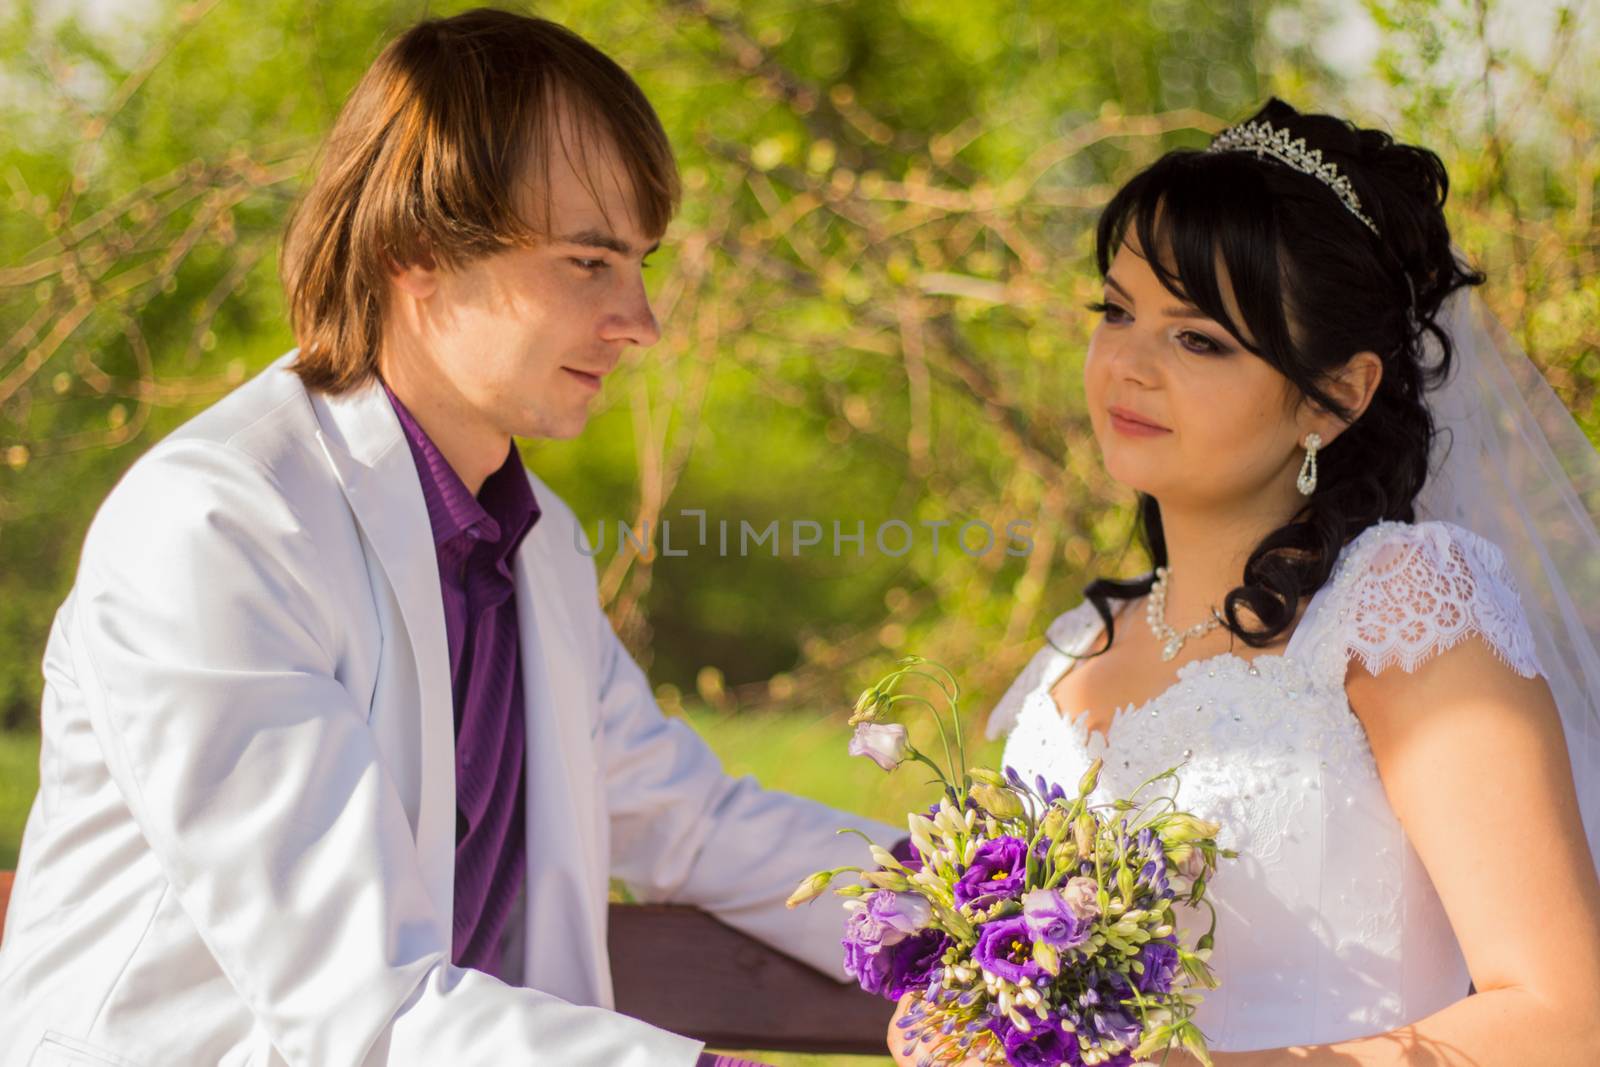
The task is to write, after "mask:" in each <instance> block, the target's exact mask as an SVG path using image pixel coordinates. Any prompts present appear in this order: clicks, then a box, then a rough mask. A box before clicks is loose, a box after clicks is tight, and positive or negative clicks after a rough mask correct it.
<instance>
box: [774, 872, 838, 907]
mask: <svg viewBox="0 0 1600 1067" xmlns="http://www.w3.org/2000/svg"><path fill="white" fill-rule="evenodd" d="M832 881H833V872H832V871H818V872H817V873H816V874H813V875H811V876H810V877H809V878H807V879H806V880H805V881H803V882H801V883H800V884H799V885H798V886H797V887H795V891H794V892H793V893H790V894H789V899H788V900H786V901H784V907H787V908H798V907H799V906H800V905H802V904H809V903H810V902H811V901H813V900H816V899H817V898H818V897H820V896H821V895H822V893H823V891H824V890H826V889H827V888H828V883H830V882H832Z"/></svg>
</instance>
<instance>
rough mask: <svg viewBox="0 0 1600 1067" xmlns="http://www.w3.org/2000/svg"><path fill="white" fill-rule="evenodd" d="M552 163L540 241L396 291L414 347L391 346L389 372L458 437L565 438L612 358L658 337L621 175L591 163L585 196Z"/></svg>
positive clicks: (642, 242)
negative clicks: (545, 234) (421, 395)
mask: <svg viewBox="0 0 1600 1067" xmlns="http://www.w3.org/2000/svg"><path fill="white" fill-rule="evenodd" d="M552 155H553V157H554V158H552V159H551V160H550V165H549V171H550V174H549V186H548V195H549V231H550V234H551V236H550V238H549V239H548V240H543V241H540V242H539V243H538V244H536V245H535V246H534V247H531V248H514V249H510V250H507V251H503V252H498V253H495V254H493V255H490V256H486V257H483V258H480V259H476V260H474V261H472V262H470V263H466V264H463V265H461V266H460V267H457V268H453V269H438V270H432V271H426V272H424V273H425V274H426V275H427V278H426V279H425V281H426V282H427V284H425V285H423V286H422V287H421V288H420V289H408V288H407V281H406V278H405V277H402V278H401V279H399V280H398V283H397V284H398V287H399V288H400V289H401V290H402V291H404V292H406V293H409V294H410V295H411V296H412V297H413V300H412V301H410V302H409V305H408V309H407V310H404V311H402V312H401V314H402V315H403V316H404V317H405V318H407V319H408V320H409V321H408V322H407V327H408V328H407V331H406V332H408V333H412V334H414V337H413V342H414V343H412V344H404V343H402V344H401V345H399V346H396V347H397V349H398V352H399V353H400V354H398V355H397V356H396V357H395V358H397V359H400V360H403V361H404V362H405V363H407V364H408V365H407V366H402V367H396V368H393V371H394V373H397V374H400V375H402V376H404V377H405V378H407V379H408V380H409V382H410V384H411V385H412V387H413V390H414V391H428V392H433V394H434V395H432V396H431V397H429V398H428V399H427V401H425V403H427V404H428V405H429V406H431V407H433V408H434V417H435V418H436V419H443V420H449V421H452V422H455V423H456V426H455V427H454V428H453V429H454V430H456V431H465V434H464V436H468V437H474V438H482V437H486V436H491V435H492V436H493V437H497V438H500V439H503V438H504V437H506V436H512V437H551V438H565V437H573V436H575V435H576V434H577V433H579V431H581V430H582V429H583V427H584V424H585V423H586V422H587V421H588V418H589V407H590V404H591V403H592V402H593V401H594V398H595V397H596V395H598V394H599V392H600V387H601V382H602V380H603V379H604V378H605V376H606V375H608V374H609V373H611V371H612V370H614V369H615V368H616V366H617V363H618V361H619V360H620V359H621V358H622V352H623V349H624V348H626V347H627V346H628V345H649V344H654V343H655V341H656V340H657V338H658V337H659V336H660V331H659V328H658V326H657V324H656V320H655V315H654V314H653V313H652V311H651V309H650V301H649V298H648V296H647V295H646V293H645V287H644V277H643V265H644V259H645V257H646V256H647V255H648V254H649V253H650V252H652V251H654V250H655V247H656V244H657V242H656V240H655V237H654V236H653V235H647V234H644V233H641V232H640V231H639V228H638V222H637V221H636V219H635V213H634V209H633V199H632V195H631V191H630V185H629V181H628V176H627V171H626V169H625V168H624V167H623V166H622V164H621V162H620V161H619V160H617V159H616V158H615V155H614V153H611V152H606V153H604V154H600V153H594V155H595V157H596V159H595V161H596V163H597V164H598V165H596V166H594V167H593V168H592V179H591V184H593V185H594V186H595V188H594V189H591V188H589V186H588V185H586V184H585V182H584V180H583V178H582V177H580V175H579V174H578V172H577V171H576V170H574V168H573V166H572V164H571V163H570V162H569V161H568V159H567V158H566V154H565V153H563V152H561V151H559V149H558V150H556V151H554V152H553V153H552ZM597 195H598V198H599V199H597V198H596V197H597ZM535 217H536V216H535ZM416 273H417V272H416V271H415V270H412V271H407V272H405V274H406V275H415V274H416ZM412 281H415V278H412ZM401 299H402V302H405V298H404V297H402V298H401ZM388 373H389V372H388V369H387V368H386V376H388ZM391 381H392V379H391ZM461 420H465V421H464V422H463V421H461Z"/></svg>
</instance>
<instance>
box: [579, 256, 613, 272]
mask: <svg viewBox="0 0 1600 1067" xmlns="http://www.w3.org/2000/svg"><path fill="white" fill-rule="evenodd" d="M572 262H573V263H575V264H577V265H578V266H580V267H582V268H583V269H584V270H587V271H597V270H600V269H602V268H603V267H604V266H605V265H606V261H605V260H603V259H576V258H574V259H573V260H572Z"/></svg>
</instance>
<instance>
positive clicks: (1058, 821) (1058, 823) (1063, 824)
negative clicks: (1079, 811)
mask: <svg viewBox="0 0 1600 1067" xmlns="http://www.w3.org/2000/svg"><path fill="white" fill-rule="evenodd" d="M1066 828H1067V813H1066V810H1065V809H1064V808H1059V807H1056V806H1055V805H1051V807H1050V810H1049V811H1047V812H1045V813H1044V819H1043V820H1042V821H1041V822H1040V823H1039V832H1040V833H1042V834H1044V836H1045V837H1047V838H1049V839H1050V840H1051V841H1057V840H1059V839H1060V838H1061V831H1063V830H1065V829H1066Z"/></svg>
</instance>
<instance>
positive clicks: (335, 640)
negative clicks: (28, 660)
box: [0, 11, 899, 1067]
mask: <svg viewBox="0 0 1600 1067" xmlns="http://www.w3.org/2000/svg"><path fill="white" fill-rule="evenodd" d="M677 193H678V182H677V175H676V172H675V169H674V164H673V159H672V154H671V151H670V148H669V147H668V144H667V141H666V138H665V136H664V134H663V132H662V129H661V126H660V124H659V121H658V120H657V118H656V116H655V114H654V112H653V111H652V109H651V107H650V105H649V103H648V102H647V101H646V100H645V98H644V97H643V95H642V94H641V93H640V91H639V89H638V87H637V86H636V85H635V84H634V83H633V81H632V80H631V79H630V78H629V77H628V76H627V75H626V74H625V73H624V72H623V71H622V70H621V69H620V68H619V67H617V66H616V64H615V63H613V62H612V61H611V60H610V59H608V58H606V57H605V56H604V55H602V54H601V53H600V52H598V51H596V50H595V49H594V48H593V47H592V46H590V45H589V44H587V43H586V42H584V41H583V40H581V39H580V38H578V37H577V36H575V35H574V34H572V33H570V32H568V31H566V30H564V29H562V28H560V27H558V26H555V25H553V24H551V23H548V22H544V21H540V20H536V19H530V18H525V17H522V16H518V15H512V14H507V13H503V12H495V11H473V12H469V13H467V14H464V15H459V16H456V17H454V18H448V19H442V20H435V21H428V22H424V23H422V24H420V25H418V26H416V27H414V28H412V29H411V30H409V31H408V32H406V33H405V34H404V35H403V36H401V37H400V38H399V39H398V40H396V41H395V42H394V43H393V44H391V45H390V46H389V47H388V48H387V49H386V50H385V51H384V53H383V54H382V55H381V56H380V57H379V58H378V60H377V61H376V62H375V63H374V65H373V66H372V68H371V69H370V70H369V71H368V72H367V73H366V75H365V76H364V78H363V79H362V81H361V83H360V84H359V85H358V86H357V87H356V89H355V90H354V92H353V93H352V95H351V97H350V99H349V101H348V102H347V103H346V105H345V107H344V110H343V112H342V113H341V114H340V116H339V119H338V122H337V124H336V125H335V127H334V130H333V132H332V134H331V136H330V138H329V140H328V144H327V147H326V151H325V155H324V157H323V158H322V160H321V164H320V170H319V173H318V175H317V177H316V179H315V181H314V183H313V185H312V187H311V189H310V191H309V192H308V194H307V195H306V197H305V199H304V202H303V203H302V205H301V206H300V208H299V210H298V211H297V213H296V215H295V217H294V219H293V221H292V223H291V224H290V227H289V231H288V235H287V239H286V241H285V248H284V255H283V263H282V266H283V277H284V282H285V286H286V289H287V291H288V296H289V302H290V307H291V309H292V313H293V319H294V329H295V334H296V337H297V339H298V341H299V348H298V349H297V351H295V352H293V353H290V354H289V355H288V356H286V357H284V358H283V359H280V360H279V361H277V362H276V363H274V364H273V365H272V366H271V367H269V368H268V369H267V370H266V371H265V372H263V373H262V374H261V375H259V376H258V377H256V378H255V379H253V380H252V381H250V382H248V383H246V384H245V385H244V386H243V387H241V388H240V389H238V390H237V391H235V392H234V393H233V394H231V395H230V396H228V397H227V398H225V399H224V400H222V401H221V402H220V403H218V404H216V405H215V406H214V407H212V408H211V409H209V410H207V411H206V412H204V413H202V414H201V415H200V416H198V417H197V418H195V419H194V420H193V421H191V422H189V423H188V424H187V425H185V426H184V427H183V428H181V429H179V430H178V431H176V432H175V433H173V434H172V435H171V436H170V437H168V438H166V439H165V440H163V441H162V442H160V443H159V444H157V445H156V446H155V447H154V448H152V449H151V450H150V451H149V452H148V453H147V454H145V455H144V456H143V457H141V458H140V459H139V461H138V462H137V463H135V464H134V466H133V467H132V469H130V470H129V472H128V474H127V475H126V476H125V477H124V478H123V480H122V481H121V482H120V483H119V484H118V486H117V487H116V489H115V490H113V492H112V493H111V495H110V496H109V497H108V499H107V500H106V501H105V503H104V505H103V506H102V508H101V509H100V512H99V513H98V515H97V516H96V518H95V521H94V523H93V525H92V527H91V529H90V531H89V534H88V537H87V539H86V541H85V544H84V548H83V555H82V559H81V561H80V566H79V571H78V577H77V582H76V585H75V586H74V588H73V590H72V592H71V594H70V595H69V596H68V598H67V600H66V602H65V603H64V604H63V605H62V607H61V610H60V611H59V612H58V614H57V616H56V619H55V624H54V627H53V629H52V632H51V635H50V642H49V647H48V649H47V651H46V655H45V662H44V670H45V675H46V683H47V684H46V690H45V699H44V706H43V712H42V725H43V755H42V772H43V776H42V782H41V787H40V793H39V796H38V798H37V800H36V801H35V803H34V806H33V809H32V811H31V813H30V815H29V819H28V824H27V828H26V831H25V835H24V838H23V845H22V854H21V859H20V864H19V871H18V877H17V882H16V886H15V890H14V897H13V901H12V905H11V911H10V920H9V926H8V929H7V930H6V932H5V939H4V942H3V950H0V1035H3V1040H0V1045H3V1047H0V1065H3V1067H21V1065H23V1064H31V1065H32V1067H44V1065H49V1064H66V1063H69V1062H70V1063H107V1064H124V1065H126V1064H132V1065H139V1067H143V1065H154V1064H174V1063H219V1064H229V1065H251V1067H267V1065H281V1064H293V1065H296V1067H299V1065H323V1064H330V1065H331V1064H349V1065H355V1064H380V1063H382V1064H418V1065H421V1064H429V1065H431V1064H443V1063H447V1064H452V1065H459V1067H470V1065H474V1064H483V1065H488V1064H494V1065H499V1064H504V1063H523V1064H545V1063H548V1064H558V1063H559V1064H566V1065H572V1064H579V1065H585V1064H592V1065H595V1067H602V1065H605V1067H615V1065H638V1067H647V1065H661V1064H682V1065H685V1067H687V1065H690V1064H694V1063H696V1061H697V1059H699V1058H700V1056H701V1048H700V1045H699V1044H698V1043H697V1042H694V1041H691V1040H688V1039H686V1038H682V1037H678V1036H675V1035H672V1034H668V1033H664V1032H662V1031H659V1030H656V1029H654V1028H652V1027H650V1026H648V1025H645V1024H644V1023H641V1022H638V1021H635V1020H632V1019H628V1018H625V1017H622V1016H619V1015H617V1014H615V1013H613V1012H610V1011H607V1010H606V1007H607V1006H608V1005H609V1004H610V1002H611V1000H610V998H611V975H610V973H609V970H608V965H607V954H606V899H607V886H608V879H609V878H611V877H616V878H620V879H622V880H623V881H624V882H626V883H627V884H628V885H629V886H631V887H632V889H633V891H634V892H635V893H636V894H638V895H639V896H640V897H641V898H642V899H645V900H677V901H685V902H691V903H694V904H698V905H700V906H701V907H704V908H706V909H708V910H709V911H711V912H713V913H715V914H716V915H718V916H719V917H721V918H722V919H723V920H725V921H726V922H728V923H730V924H732V925H733V926H736V927H739V928H740V929H743V930H745V931H747V932H749V933H751V934H753V935H755V936H758V937H760V938H763V939H764V940H767V941H769V942H771V943H772V944H774V945H776V946H778V947H780V948H781V949H783V950H784V951H786V952H788V953H790V954H792V955H794V956H796V957H799V958H801V959H804V960H807V961H809V962H810V963H812V964H814V965H815V966H817V967H819V968H824V969H826V970H827V971H829V972H830V973H833V974H835V975H838V974H840V949H839V935H840V932H841V923H842V916H841V913H840V911H839V910H838V909H833V908H807V909H798V910H795V911H787V910H786V909H785V908H784V907H783V902H784V899H785V897H786V895H787V894H788V893H789V891H790V889H792V888H793V886H794V885H795V884H796V883H797V882H798V881H799V880H800V879H801V877H803V876H804V875H806V874H807V873H809V872H810V871H812V870H814V869H816V868H818V867H822V866H838V865H844V864H852V863H855V864H860V863H864V862H867V861H868V857H867V855H866V852H865V849H864V847H863V846H862V845H861V843H860V842H859V840H858V839H855V838H852V837H838V836H836V835H835V832H834V831H835V829H836V828H837V827H839V826H841V825H845V824H851V825H855V826H858V827H860V828H862V829H864V830H866V831H867V832H868V833H870V834H872V835H873V836H875V837H877V838H878V839H879V840H884V839H885V838H886V837H890V836H899V835H897V834H895V832H894V831H893V830H891V829H889V828H887V827H882V826H876V825H872V824H867V823H864V822H862V821H861V820H854V819H848V818H846V817H845V816H843V815H841V814H839V813H837V812H833V811H830V810H828V809H826V808H823V807H821V806H819V805H816V804H813V803H810V802H807V801H804V800H799V799H796V798H793V797H787V796H780V795H774V794H771V793H766V792H763V791H762V790H761V789H759V788H758V787H757V786H756V785H755V784H754V783H753V782H752V781H751V780H749V779H741V780H734V779H731V778H729V777H727V776H726V775H724V774H723V773H722V771H721V769H720V767H719V765H718V763H717V761H716V759H715V758H714V757H713V756H712V754H711V753H710V751H709V750H708V749H707V748H706V746H705V745H704V744H703V743H702V742H701V741H700V739H699V738H698V737H697V736H695V734H694V733H693V732H692V731H691V730H689V729H688V728H687V727H686V726H685V725H684V724H683V723H681V722H679V721H674V720H669V719H666V718H664V717H663V716H662V714H661V712H660V710H659V709H658V708H657V707H656V704H655V702H654V700H653V698H652V696H651V690H650V687H649V685H648V683H647V681H646V679H645V676H644V675H643V673H642V672H641V671H640V669H639V668H638V666H637V665H636V664H635V663H634V662H633V660H632V659H630V658H629V656H628V654H627V652H626V651H625V650H624V649H623V647H622V645H621V644H620V643H619V642H618V640H617V638H616V636H615V634H614V633H613V632H612V630H611V628H610V626H609V625H608V623H607V620H606V618H605V616H604V614H603V613H602V612H601V610H600V607H599V604H598V600H597V595H596V584H595V576H594V571H593V568H592V565H591V564H590V563H589V561H588V559H587V557H586V556H585V555H583V554H582V553H581V552H580V551H579V550H578V549H577V548H576V547H575V546H576V545H578V543H579V542H578V540H577V538H578V537H579V536H580V535H579V531H578V526H577V520H576V519H575V517H574V515H573V513H572V512H571V511H570V510H569V509H568V508H567V506H566V505H565V504H563V503H562V502H561V500H560V499H559V498H558V497H557V496H556V495H555V494H554V493H552V492H551V491H550V490H549V488H548V487H546V486H545V485H544V484H543V483H542V482H540V481H539V480H538V479H537V478H536V477H534V476H533V475H531V474H530V473H529V472H527V471H526V470H525V469H524V468H523V466H522V463H521V461H520V459H519V457H518V453H517V450H516V448H515V447H514V445H513V439H514V438H517V437H532V438H540V437H545V438H563V437H571V436H573V435H575V434H577V433H578V432H579V431H580V430H581V429H582V428H583V426H584V423H585V421H586V420H587V418H588V415H589V409H590V405H591V404H592V403H593V401H594V398H595V395H596V393H597V392H598V391H599V389H600V388H601V383H602V382H603V380H604V379H605V377H606V376H607V375H609V374H610V373H611V372H612V371H613V370H614V369H615V368H616V366H617V364H618V361H619V360H620V359H621V357H622V355H623V352H624V350H625V349H627V348H628V347H629V346H630V345H638V346H645V345H649V344H651V343H653V342H654V341H655V340H656V338H657V333H658V329H657V324H656V320H655V318H654V316H653V315H652V313H651V309H650V305H649V302H648V299H647V297H646V293H645V287H644V284H643V281H642V277H641V267H642V264H643V261H644V259H645V257H646V256H648V255H649V254H650V253H651V252H652V251H653V250H654V249H655V247H656V245H657V243H658V241H659V239H660V237H661V235H662V233H663V232H664V230H665V229H666V225H667V222H668V220H669V218H670V216H671V214H672V211H673V209H674V206H675V201H676V197H677ZM659 977H660V979H661V980H662V981H672V979H673V976H672V975H670V974H664V975H660V976H659Z"/></svg>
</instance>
